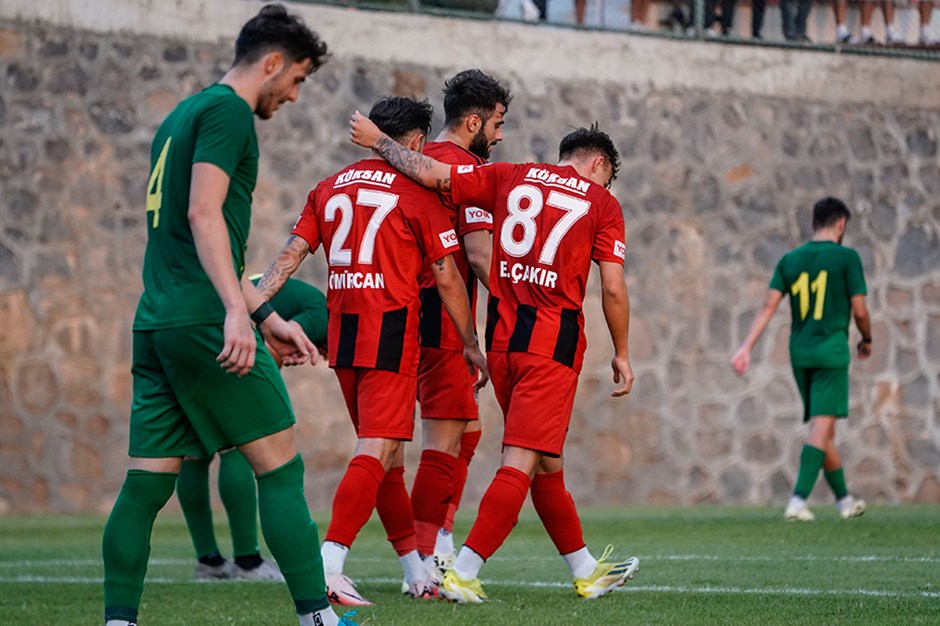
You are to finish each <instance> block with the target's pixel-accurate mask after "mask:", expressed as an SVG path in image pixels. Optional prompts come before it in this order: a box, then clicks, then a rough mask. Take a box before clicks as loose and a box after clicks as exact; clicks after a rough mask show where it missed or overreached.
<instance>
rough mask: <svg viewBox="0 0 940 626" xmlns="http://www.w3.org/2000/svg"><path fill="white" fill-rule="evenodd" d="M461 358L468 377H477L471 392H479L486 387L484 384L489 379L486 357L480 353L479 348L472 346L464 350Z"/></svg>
mask: <svg viewBox="0 0 940 626" xmlns="http://www.w3.org/2000/svg"><path fill="white" fill-rule="evenodd" d="M463 358H464V360H465V361H466V362H467V369H468V370H470V375H471V376H473V375H477V374H478V375H479V376H478V378H477V380H476V382H475V383H473V390H474V391H479V390H480V389H483V388H484V387H486V383H487V381H488V380H489V379H490V370H489V369H488V368H487V367H486V357H485V356H483V353H482V352H481V351H480V346H478V345H474V346H473V347H472V348H464V349H463Z"/></svg>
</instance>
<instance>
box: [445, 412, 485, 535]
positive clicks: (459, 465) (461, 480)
mask: <svg viewBox="0 0 940 626" xmlns="http://www.w3.org/2000/svg"><path fill="white" fill-rule="evenodd" d="M482 434H483V431H481V430H474V431H472V432H467V431H464V433H463V436H462V437H461V438H460V454H459V455H458V456H457V462H456V463H455V464H454V495H453V496H452V497H451V499H450V505H449V506H448V507H447V517H445V518H444V528H446V529H447V532H453V530H454V515H455V514H456V513H457V508H458V507H459V506H460V499H461V498H462V497H463V488H464V485H466V484H467V470H468V469H469V467H470V460H471V459H472V458H473V453H474V452H476V449H477V444H478V443H480V436H481V435H482Z"/></svg>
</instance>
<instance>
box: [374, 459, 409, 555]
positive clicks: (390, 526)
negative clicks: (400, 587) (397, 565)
mask: <svg viewBox="0 0 940 626" xmlns="http://www.w3.org/2000/svg"><path fill="white" fill-rule="evenodd" d="M375 510H376V512H377V513H378V514H379V519H381V520H382V526H383V527H385V534H386V536H387V537H388V542H389V543H390V544H392V548H393V549H394V550H395V553H396V554H397V555H398V556H399V557H402V556H405V555H406V554H408V553H409V552H413V551H414V550H416V549H417V545H416V544H415V520H414V515H413V514H412V512H411V499H410V498H409V497H408V490H407V489H406V488H405V468H404V467H402V466H398V467H392V468H389V470H388V473H386V474H385V478H384V479H383V480H382V484H380V485H379V492H378V494H377V495H376V499H375Z"/></svg>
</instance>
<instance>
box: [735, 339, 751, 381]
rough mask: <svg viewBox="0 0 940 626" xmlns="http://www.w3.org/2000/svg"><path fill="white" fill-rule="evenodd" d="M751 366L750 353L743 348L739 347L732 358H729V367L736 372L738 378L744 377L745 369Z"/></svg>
mask: <svg viewBox="0 0 940 626" xmlns="http://www.w3.org/2000/svg"><path fill="white" fill-rule="evenodd" d="M750 366H751V351H750V350H748V349H747V348H745V347H743V346H742V347H741V348H739V349H738V351H737V352H735V353H734V356H733V357H731V367H733V368H734V371H735V372H737V374H738V376H744V372H746V371H747V368H749V367H750Z"/></svg>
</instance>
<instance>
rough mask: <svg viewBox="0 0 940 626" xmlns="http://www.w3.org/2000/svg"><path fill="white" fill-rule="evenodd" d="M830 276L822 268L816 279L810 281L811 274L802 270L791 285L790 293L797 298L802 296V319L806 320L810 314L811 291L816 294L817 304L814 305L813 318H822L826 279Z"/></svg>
mask: <svg viewBox="0 0 940 626" xmlns="http://www.w3.org/2000/svg"><path fill="white" fill-rule="evenodd" d="M828 278H829V272H827V271H826V270H820V272H819V273H818V274H816V279H815V280H813V282H809V274H808V273H806V272H802V273H801V274H800V275H799V277H798V278H797V279H796V280H795V281H793V284H792V285H790V294H791V295H792V296H793V297H794V298H795V297H797V296H799V298H800V320H805V319H806V316H807V315H808V314H809V300H810V293H811V292H812V294H813V295H814V296H815V302H814V304H815V306H814V307H813V319H814V320H821V319H822V316H823V306H825V302H826V280H827V279H828Z"/></svg>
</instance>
